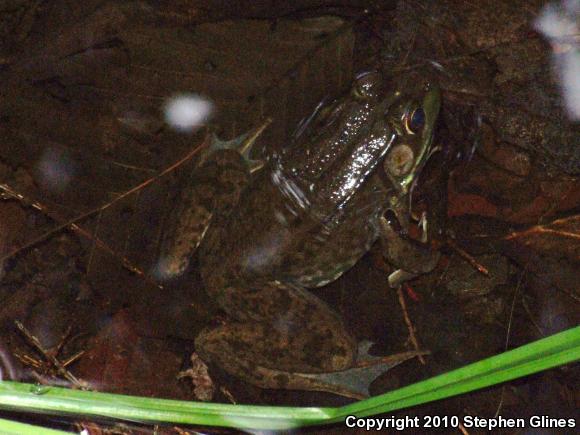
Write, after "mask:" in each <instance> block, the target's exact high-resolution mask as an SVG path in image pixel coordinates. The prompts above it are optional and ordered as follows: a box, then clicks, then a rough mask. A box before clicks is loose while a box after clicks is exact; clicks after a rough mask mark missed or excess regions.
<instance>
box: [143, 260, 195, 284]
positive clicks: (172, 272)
mask: <svg viewBox="0 0 580 435" xmlns="http://www.w3.org/2000/svg"><path fill="white" fill-rule="evenodd" d="M188 265H189V260H187V259H186V260H182V261H181V262H179V261H176V259H174V258H171V257H166V256H163V257H160V258H159V260H158V261H157V264H156V265H155V266H154V267H153V270H152V271H151V273H152V275H153V276H154V277H155V278H156V279H157V280H159V281H167V280H170V279H173V278H176V277H178V276H179V275H181V274H183V273H184V272H185V270H186V269H187V266H188Z"/></svg>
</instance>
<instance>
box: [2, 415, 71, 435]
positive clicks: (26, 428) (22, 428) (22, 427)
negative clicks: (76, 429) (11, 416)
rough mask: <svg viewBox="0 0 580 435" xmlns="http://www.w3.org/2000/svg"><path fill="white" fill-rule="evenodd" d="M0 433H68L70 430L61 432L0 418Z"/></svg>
mask: <svg viewBox="0 0 580 435" xmlns="http://www.w3.org/2000/svg"><path fill="white" fill-rule="evenodd" d="M0 434H1V435H38V434H42V435H70V432H63V431H60V430H55V429H47V428H45V427H38V426H33V425H31V424H26V423H20V422H18V421H12V420H5V419H3V418H0Z"/></svg>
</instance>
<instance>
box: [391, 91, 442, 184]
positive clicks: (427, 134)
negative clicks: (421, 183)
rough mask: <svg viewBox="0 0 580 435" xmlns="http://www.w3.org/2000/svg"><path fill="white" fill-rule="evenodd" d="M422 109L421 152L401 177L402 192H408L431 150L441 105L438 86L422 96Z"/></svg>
mask: <svg viewBox="0 0 580 435" xmlns="http://www.w3.org/2000/svg"><path fill="white" fill-rule="evenodd" d="M422 106H423V110H424V111H425V127H424V128H423V131H422V132H421V140H422V142H423V143H422V146H421V154H420V155H419V156H417V159H416V160H415V165H414V166H413V168H412V169H411V170H410V171H409V173H408V175H407V176H406V177H405V178H403V180H402V181H401V183H400V185H401V188H402V191H403V192H404V193H407V192H408V189H409V187H410V186H411V185H412V183H413V181H414V180H415V178H416V176H417V174H418V173H419V172H420V171H421V169H422V168H423V166H424V165H425V163H426V162H427V159H428V158H429V151H430V150H431V142H432V141H433V130H434V128H435V121H436V120H437V116H438V115H439V108H440V107H441V91H440V90H439V87H437V86H432V87H431V89H429V91H427V93H426V94H425V96H424V97H423V105H422Z"/></svg>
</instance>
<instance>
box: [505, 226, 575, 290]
mask: <svg viewBox="0 0 580 435" xmlns="http://www.w3.org/2000/svg"><path fill="white" fill-rule="evenodd" d="M504 240H505V242H506V253H507V254H508V255H510V256H512V257H513V258H514V259H516V260H517V261H518V262H520V263H521V264H522V265H523V266H524V267H527V268H529V270H530V271H532V272H534V273H535V274H537V275H538V276H540V277H541V278H544V279H547V280H549V281H550V282H552V283H553V284H554V285H556V286H557V287H558V288H560V289H563V290H567V291H569V292H571V293H574V292H577V291H578V289H579V287H578V279H579V274H578V267H579V266H580V215H575V216H571V217H568V218H563V219H558V220H555V221H553V222H551V223H550V224H546V225H536V226H533V227H531V228H528V229H526V230H524V231H518V232H513V233H511V234H509V235H507V236H506V237H505V239H504Z"/></svg>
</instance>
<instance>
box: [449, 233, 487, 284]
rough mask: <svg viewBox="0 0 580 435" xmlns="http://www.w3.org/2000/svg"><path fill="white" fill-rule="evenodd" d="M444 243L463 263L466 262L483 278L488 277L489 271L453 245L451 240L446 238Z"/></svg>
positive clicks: (455, 244) (453, 242)
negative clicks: (483, 276)
mask: <svg viewBox="0 0 580 435" xmlns="http://www.w3.org/2000/svg"><path fill="white" fill-rule="evenodd" d="M445 243H447V245H448V246H449V247H450V248H451V249H453V250H454V251H455V252H457V254H459V256H460V257H461V258H463V259H464V260H465V261H467V262H468V263H469V264H471V266H472V267H473V268H474V269H475V270H477V271H478V272H479V273H481V274H483V275H485V276H489V270H487V268H486V267H485V266H484V265H483V264H481V263H479V262H477V260H476V259H475V258H473V256H472V255H471V254H469V253H468V252H466V251H465V250H464V249H462V248H461V247H460V246H459V245H458V244H457V243H455V241H454V240H453V239H451V238H447V240H446V241H445Z"/></svg>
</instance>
